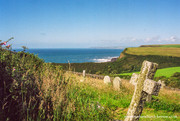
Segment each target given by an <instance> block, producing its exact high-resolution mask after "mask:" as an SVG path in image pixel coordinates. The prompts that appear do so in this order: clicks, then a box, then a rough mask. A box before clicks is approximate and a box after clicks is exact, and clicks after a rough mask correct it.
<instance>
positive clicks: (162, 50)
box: [126, 45, 180, 57]
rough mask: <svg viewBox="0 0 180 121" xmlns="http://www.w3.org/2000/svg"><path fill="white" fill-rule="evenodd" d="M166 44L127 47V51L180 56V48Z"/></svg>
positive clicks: (128, 52) (133, 53)
mask: <svg viewBox="0 0 180 121" xmlns="http://www.w3.org/2000/svg"><path fill="white" fill-rule="evenodd" d="M168 46H169V45H167V46H166V45H164V46H162V47H137V48H127V50H126V53H127V54H131V55H144V56H145V55H158V56H172V57H180V48H177V47H171V46H169V47H168Z"/></svg>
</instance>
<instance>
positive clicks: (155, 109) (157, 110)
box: [73, 75, 180, 121]
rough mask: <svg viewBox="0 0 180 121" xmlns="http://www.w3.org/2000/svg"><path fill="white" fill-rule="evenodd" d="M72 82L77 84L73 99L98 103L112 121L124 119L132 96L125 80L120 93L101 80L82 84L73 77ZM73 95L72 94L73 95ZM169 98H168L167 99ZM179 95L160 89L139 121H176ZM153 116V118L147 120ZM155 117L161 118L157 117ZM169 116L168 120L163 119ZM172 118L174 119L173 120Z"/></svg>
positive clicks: (77, 77)
mask: <svg viewBox="0 0 180 121" xmlns="http://www.w3.org/2000/svg"><path fill="white" fill-rule="evenodd" d="M73 78H74V81H75V82H76V83H77V84H78V91H77V90H76V92H78V93H80V94H78V95H74V98H75V99H76V98H79V99H81V98H83V100H86V99H88V100H90V102H98V103H99V104H100V105H101V106H103V107H104V109H105V110H106V111H107V112H108V113H109V114H110V116H111V118H112V119H121V120H122V119H124V118H125V116H126V113H127V110H128V107H129V104H130V101H131V98H132V95H133V90H134V87H133V85H131V84H129V83H128V82H127V81H126V80H122V87H121V90H120V91H115V90H114V89H113V87H112V86H111V85H105V84H104V83H103V80H99V79H93V78H86V80H85V81H84V82H80V81H79V80H80V79H82V77H81V76H77V75H73ZM73 94H74V93H73ZM168 96H170V98H167V97H168ZM179 101H180V93H179V92H177V91H169V90H165V89H162V90H161V91H160V94H159V96H158V97H153V101H152V102H151V103H147V104H146V105H145V108H144V110H143V113H142V116H146V117H144V118H141V120H152V121H157V120H162V121H167V120H169V119H170V118H171V120H174V121H177V120H179V119H177V116H178V117H179V116H180V113H179V111H180V104H179ZM148 116H153V117H154V118H148ZM157 116H161V117H158V118H157ZM163 116H164V117H166V116H169V118H167V117H166V118H163ZM173 117H174V118H173Z"/></svg>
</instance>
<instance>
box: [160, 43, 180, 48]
mask: <svg viewBox="0 0 180 121" xmlns="http://www.w3.org/2000/svg"><path fill="white" fill-rule="evenodd" d="M161 47H175V48H180V44H174V45H162V46H161Z"/></svg>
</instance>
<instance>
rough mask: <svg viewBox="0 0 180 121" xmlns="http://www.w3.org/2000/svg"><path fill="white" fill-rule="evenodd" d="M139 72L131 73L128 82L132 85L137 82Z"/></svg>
mask: <svg viewBox="0 0 180 121" xmlns="http://www.w3.org/2000/svg"><path fill="white" fill-rule="evenodd" d="M138 76H139V74H136V73H133V74H132V76H131V79H130V83H131V84H133V85H136V84H137V79H138Z"/></svg>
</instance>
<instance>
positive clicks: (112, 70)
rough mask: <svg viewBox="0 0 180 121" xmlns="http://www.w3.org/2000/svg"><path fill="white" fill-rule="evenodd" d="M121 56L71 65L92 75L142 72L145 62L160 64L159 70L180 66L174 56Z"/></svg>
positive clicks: (67, 67)
mask: <svg viewBox="0 0 180 121" xmlns="http://www.w3.org/2000/svg"><path fill="white" fill-rule="evenodd" d="M121 54H124V57H123V58H119V59H118V60H117V61H115V62H106V63H71V68H72V71H74V70H75V71H77V72H82V71H83V70H86V72H87V73H92V74H103V75H106V74H119V73H125V72H135V71H140V68H141V64H142V62H143V61H144V60H148V61H151V62H155V63H158V65H159V66H158V68H159V69H161V68H167V67H176V66H180V57H172V56H158V55H146V56H143V55H130V54H127V53H126V49H125V50H124V52H122V53H121ZM54 65H61V66H62V67H63V69H65V70H68V69H69V65H68V64H57V63H54Z"/></svg>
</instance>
